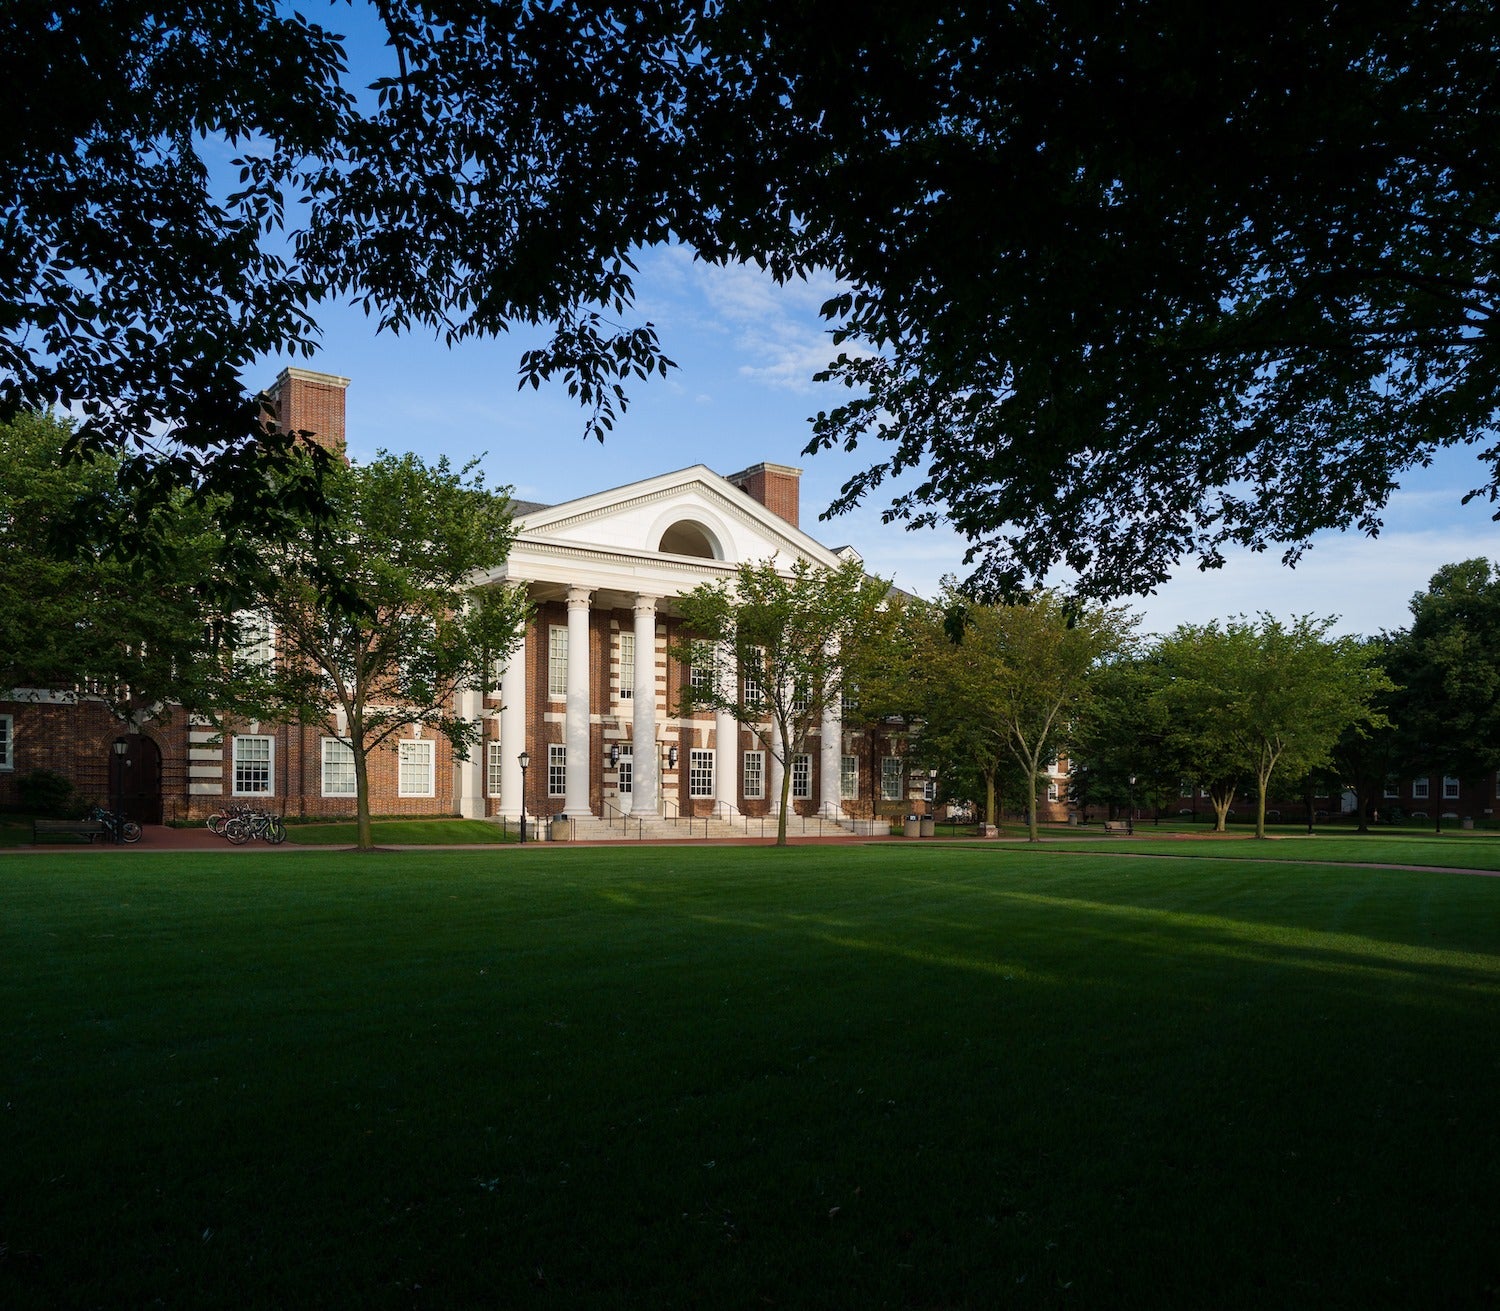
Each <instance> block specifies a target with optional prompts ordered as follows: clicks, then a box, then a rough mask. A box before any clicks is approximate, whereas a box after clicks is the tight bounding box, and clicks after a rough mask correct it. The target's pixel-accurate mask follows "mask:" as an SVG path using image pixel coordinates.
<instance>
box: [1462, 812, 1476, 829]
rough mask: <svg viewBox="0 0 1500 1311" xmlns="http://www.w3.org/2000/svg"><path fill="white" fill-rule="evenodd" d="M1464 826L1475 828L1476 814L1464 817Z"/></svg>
mask: <svg viewBox="0 0 1500 1311" xmlns="http://www.w3.org/2000/svg"><path fill="white" fill-rule="evenodd" d="M1463 826H1464V827H1465V828H1473V827H1474V816H1473V815H1465V816H1464V819H1463Z"/></svg>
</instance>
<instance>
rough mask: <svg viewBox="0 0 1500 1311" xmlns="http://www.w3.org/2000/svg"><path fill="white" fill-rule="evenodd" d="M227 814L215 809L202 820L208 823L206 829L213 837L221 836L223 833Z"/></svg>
mask: <svg viewBox="0 0 1500 1311" xmlns="http://www.w3.org/2000/svg"><path fill="white" fill-rule="evenodd" d="M226 819H228V816H227V815H226V814H225V813H224V812H223V811H222V810H216V811H214V813H213V814H212V815H210V816H209V817H208V818H207V819H206V820H204V821H203V822H204V823H205V824H207V825H208V831H209V832H210V833H212V834H213V835H214V836H215V837H222V836H223V833H224V821H225V820H226Z"/></svg>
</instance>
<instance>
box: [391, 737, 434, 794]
mask: <svg viewBox="0 0 1500 1311" xmlns="http://www.w3.org/2000/svg"><path fill="white" fill-rule="evenodd" d="M432 748H433V744H432V743H431V742H429V741H427V740H426V739H425V738H406V739H403V740H402V742H401V743H400V745H399V746H398V747H397V749H396V750H397V779H396V793H397V795H398V796H403V797H430V796H432V795H433V793H434V788H433V779H434V776H435V771H434V769H433V750H432Z"/></svg>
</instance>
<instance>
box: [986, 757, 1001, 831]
mask: <svg viewBox="0 0 1500 1311" xmlns="http://www.w3.org/2000/svg"><path fill="white" fill-rule="evenodd" d="M984 822H985V825H986V826H987V827H989V828H998V827H999V825H1000V821H999V820H998V819H996V818H995V771H994V770H993V769H990V770H985V771H984Z"/></svg>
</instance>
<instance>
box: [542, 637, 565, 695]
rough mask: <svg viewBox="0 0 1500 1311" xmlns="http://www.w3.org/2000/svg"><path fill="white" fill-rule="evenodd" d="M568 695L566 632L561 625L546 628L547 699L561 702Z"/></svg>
mask: <svg viewBox="0 0 1500 1311" xmlns="http://www.w3.org/2000/svg"><path fill="white" fill-rule="evenodd" d="M567 695H568V630H567V627H566V626H565V625H563V624H549V625H548V626H547V699H548V700H549V701H562V700H565V699H566V698H567Z"/></svg>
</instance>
